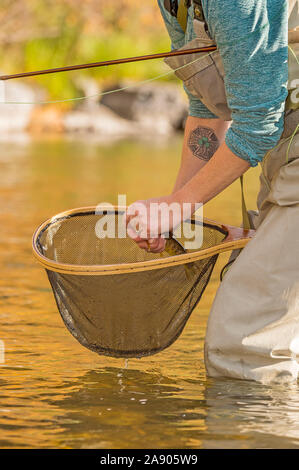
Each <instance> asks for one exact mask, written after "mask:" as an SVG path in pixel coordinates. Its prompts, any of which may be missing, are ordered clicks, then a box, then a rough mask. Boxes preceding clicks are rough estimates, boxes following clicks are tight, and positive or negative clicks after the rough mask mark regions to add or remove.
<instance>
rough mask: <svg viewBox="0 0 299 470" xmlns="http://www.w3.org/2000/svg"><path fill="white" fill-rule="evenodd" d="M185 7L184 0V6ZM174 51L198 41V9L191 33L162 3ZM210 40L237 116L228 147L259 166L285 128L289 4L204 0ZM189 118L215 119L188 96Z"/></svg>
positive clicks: (260, 0)
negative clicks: (196, 34) (215, 48)
mask: <svg viewBox="0 0 299 470" xmlns="http://www.w3.org/2000/svg"><path fill="white" fill-rule="evenodd" d="M179 1H183V0H179ZM158 4H159V7H160V9H161V13H162V16H163V18H164V21H165V24H166V27H167V30H168V33H169V36H170V39H171V43H172V48H173V49H178V48H180V47H182V46H183V45H185V44H186V43H187V42H188V41H190V40H192V39H194V37H195V33H194V30H193V7H192V6H191V7H190V8H189V10H188V22H187V29H186V33H184V32H183V30H182V29H181V27H180V25H179V23H178V21H177V19H176V18H175V17H174V16H172V15H171V14H170V13H169V12H168V11H167V10H166V9H165V7H164V0H158ZM202 6H203V10H204V14H205V18H206V21H207V24H208V28H209V32H210V35H211V37H212V38H213V39H214V40H215V43H216V44H217V47H218V50H219V53H220V55H221V58H222V62H223V66H224V70H225V80H224V82H225V89H226V95H227V101H228V105H229V107H230V109H231V112H232V125H231V127H230V129H229V130H228V132H227V134H226V144H227V146H228V147H229V148H230V149H231V150H232V152H233V153H234V154H235V155H237V156H238V157H240V158H242V159H244V160H246V161H248V162H249V163H250V165H251V166H256V165H257V164H258V163H259V162H260V161H262V159H263V157H264V155H265V153H266V152H267V151H268V150H270V149H271V148H273V147H275V145H276V144H277V142H278V141H279V139H280V137H281V134H282V131H283V123H284V110H285V100H286V98H287V94H288V91H287V81H288V35H287V31H288V27H287V25H288V5H287V1H286V0H202ZM185 91H186V92H187V95H188V97H189V115H190V116H195V117H201V118H216V117H217V116H215V115H214V114H213V113H211V112H210V111H209V110H208V109H207V108H206V106H205V105H204V104H203V103H202V102H201V101H200V100H199V99H198V98H196V97H195V96H193V95H192V94H191V93H189V92H188V91H187V90H186V89H185Z"/></svg>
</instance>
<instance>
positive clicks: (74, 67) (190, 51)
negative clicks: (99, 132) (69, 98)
mask: <svg viewBox="0 0 299 470" xmlns="http://www.w3.org/2000/svg"><path fill="white" fill-rule="evenodd" d="M216 49H217V47H216V46H208V47H197V48H194V49H183V50H176V51H171V52H160V53H158V54H149V55H142V56H137V57H127V58H124V59H114V60H105V61H103V62H92V63H90V64H79V65H67V66H66V67H56V68H53V69H45V70H36V71H33V72H22V73H14V74H12V75H1V76H0V80H12V79H13V78H25V77H35V76H37V75H46V74H50V73H58V72H68V71H70V70H82V69H91V68H95V67H105V66H108V65H117V64H128V63H130V62H140V61H143V60H152V59H162V58H164V57H174V56H180V55H188V54H196V53H200V52H213V51H216Z"/></svg>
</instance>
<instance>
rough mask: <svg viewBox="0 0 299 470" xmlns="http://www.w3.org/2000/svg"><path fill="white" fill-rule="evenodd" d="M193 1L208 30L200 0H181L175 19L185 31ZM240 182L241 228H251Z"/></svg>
mask: <svg viewBox="0 0 299 470" xmlns="http://www.w3.org/2000/svg"><path fill="white" fill-rule="evenodd" d="M191 3H193V7H194V18H196V19H197V20H199V21H201V22H204V23H205V30H206V31H207V32H208V25H207V22H206V19H205V16H204V12H203V8H202V3H201V0H193V2H190V1H189V0H181V1H180V3H179V6H178V10H177V20H178V23H179V24H180V26H181V28H182V30H183V31H184V32H186V28H187V19H188V7H189V6H190V5H191ZM240 184H241V200H242V224H243V228H245V229H247V230H249V229H251V228H253V227H252V226H251V223H250V219H249V216H248V212H247V207H246V201H245V195H244V178H243V175H242V176H240Z"/></svg>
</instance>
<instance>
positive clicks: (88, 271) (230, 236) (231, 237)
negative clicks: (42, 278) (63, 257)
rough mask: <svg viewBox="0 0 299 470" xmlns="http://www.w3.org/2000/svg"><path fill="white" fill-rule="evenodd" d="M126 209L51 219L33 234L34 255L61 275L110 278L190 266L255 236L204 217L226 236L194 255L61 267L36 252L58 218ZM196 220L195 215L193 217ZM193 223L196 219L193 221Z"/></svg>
mask: <svg viewBox="0 0 299 470" xmlns="http://www.w3.org/2000/svg"><path fill="white" fill-rule="evenodd" d="M126 209H127V208H126V207H124V206H109V207H108V206H107V207H106V206H102V207H101V208H99V207H96V206H90V207H81V208H77V209H71V210H68V211H65V212H61V213H60V214H58V215H56V216H54V217H52V218H51V219H49V220H47V221H46V222H44V223H43V224H41V225H40V226H39V227H38V228H37V230H36V231H35V233H34V235H33V239H32V248H33V253H34V256H35V257H36V259H37V260H38V261H39V263H40V264H41V265H42V266H43V267H44V268H45V269H48V270H51V271H54V272H58V273H61V274H74V275H80V276H92V275H95V274H96V275H112V274H128V273H137V272H142V271H150V270H154V269H161V268H167V267H173V266H177V265H181V264H186V263H192V262H194V261H199V260H201V259H205V258H208V257H211V256H214V255H217V254H219V253H224V252H227V251H232V250H235V249H239V248H244V247H245V246H246V245H247V243H248V242H249V241H250V240H251V238H252V237H253V236H254V234H255V230H247V229H243V228H240V227H233V226H231V225H225V224H219V223H217V222H215V221H213V220H211V219H207V218H203V220H202V219H197V220H198V221H200V222H204V223H206V224H209V225H211V226H214V227H217V228H218V229H220V230H222V231H223V232H224V233H226V234H227V235H226V237H225V239H224V240H223V241H222V242H221V243H219V244H218V245H215V246H212V247H210V248H206V249H202V250H201V249H199V250H198V251H195V252H193V253H185V254H182V255H175V256H171V257H167V258H161V259H158V260H157V259H154V260H148V261H143V262H140V261H139V262H135V263H124V264H117V265H116V264H111V265H91V266H88V265H86V266H84V265H82V266H81V265H73V264H64V263H58V262H57V261H52V260H50V259H48V258H47V257H45V256H44V255H42V254H41V253H40V251H39V249H38V243H37V242H38V238H39V236H40V234H41V233H42V232H43V231H44V230H45V229H46V228H47V227H48V226H49V225H50V224H52V223H53V222H54V221H57V220H59V219H66V218H68V217H70V216H74V215H76V214H77V215H79V214H82V215H83V214H85V213H95V212H96V214H100V213H101V212H105V211H114V212H116V211H120V212H124V211H125V210H126ZM195 217H196V216H195ZM195 220H196V219H195Z"/></svg>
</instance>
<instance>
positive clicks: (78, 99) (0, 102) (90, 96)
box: [0, 51, 217, 105]
mask: <svg viewBox="0 0 299 470" xmlns="http://www.w3.org/2000/svg"><path fill="white" fill-rule="evenodd" d="M215 52H217V51H212V52H210V53H209V54H206V55H204V56H202V57H198V58H197V59H194V60H193V61H192V62H188V63H187V64H184V65H181V66H180V67H178V68H177V69H173V70H170V71H168V72H165V73H163V74H160V75H156V76H155V77H153V78H149V79H147V80H143V81H141V82H136V83H132V84H131V85H127V86H125V87H122V88H115V89H114V90H109V91H104V92H102V93H95V94H93V95H87V96H78V97H77V98H65V99H60V100H49V101H0V104H27V105H28V104H39V105H42V104H55V103H67V102H72V101H82V100H88V99H91V98H96V97H100V96H104V95H110V94H112V93H117V92H120V91H125V90H129V89H131V88H136V87H137V86H138V87H139V86H141V85H144V84H146V83H150V82H153V81H155V80H159V79H160V78H163V77H167V76H168V75H171V74H173V73H175V72H176V71H178V70H181V69H183V68H185V67H187V66H189V65H192V64H194V63H195V62H197V61H199V60H202V59H205V58H206V57H208V56H209V55H212V54H213V53H215Z"/></svg>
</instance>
